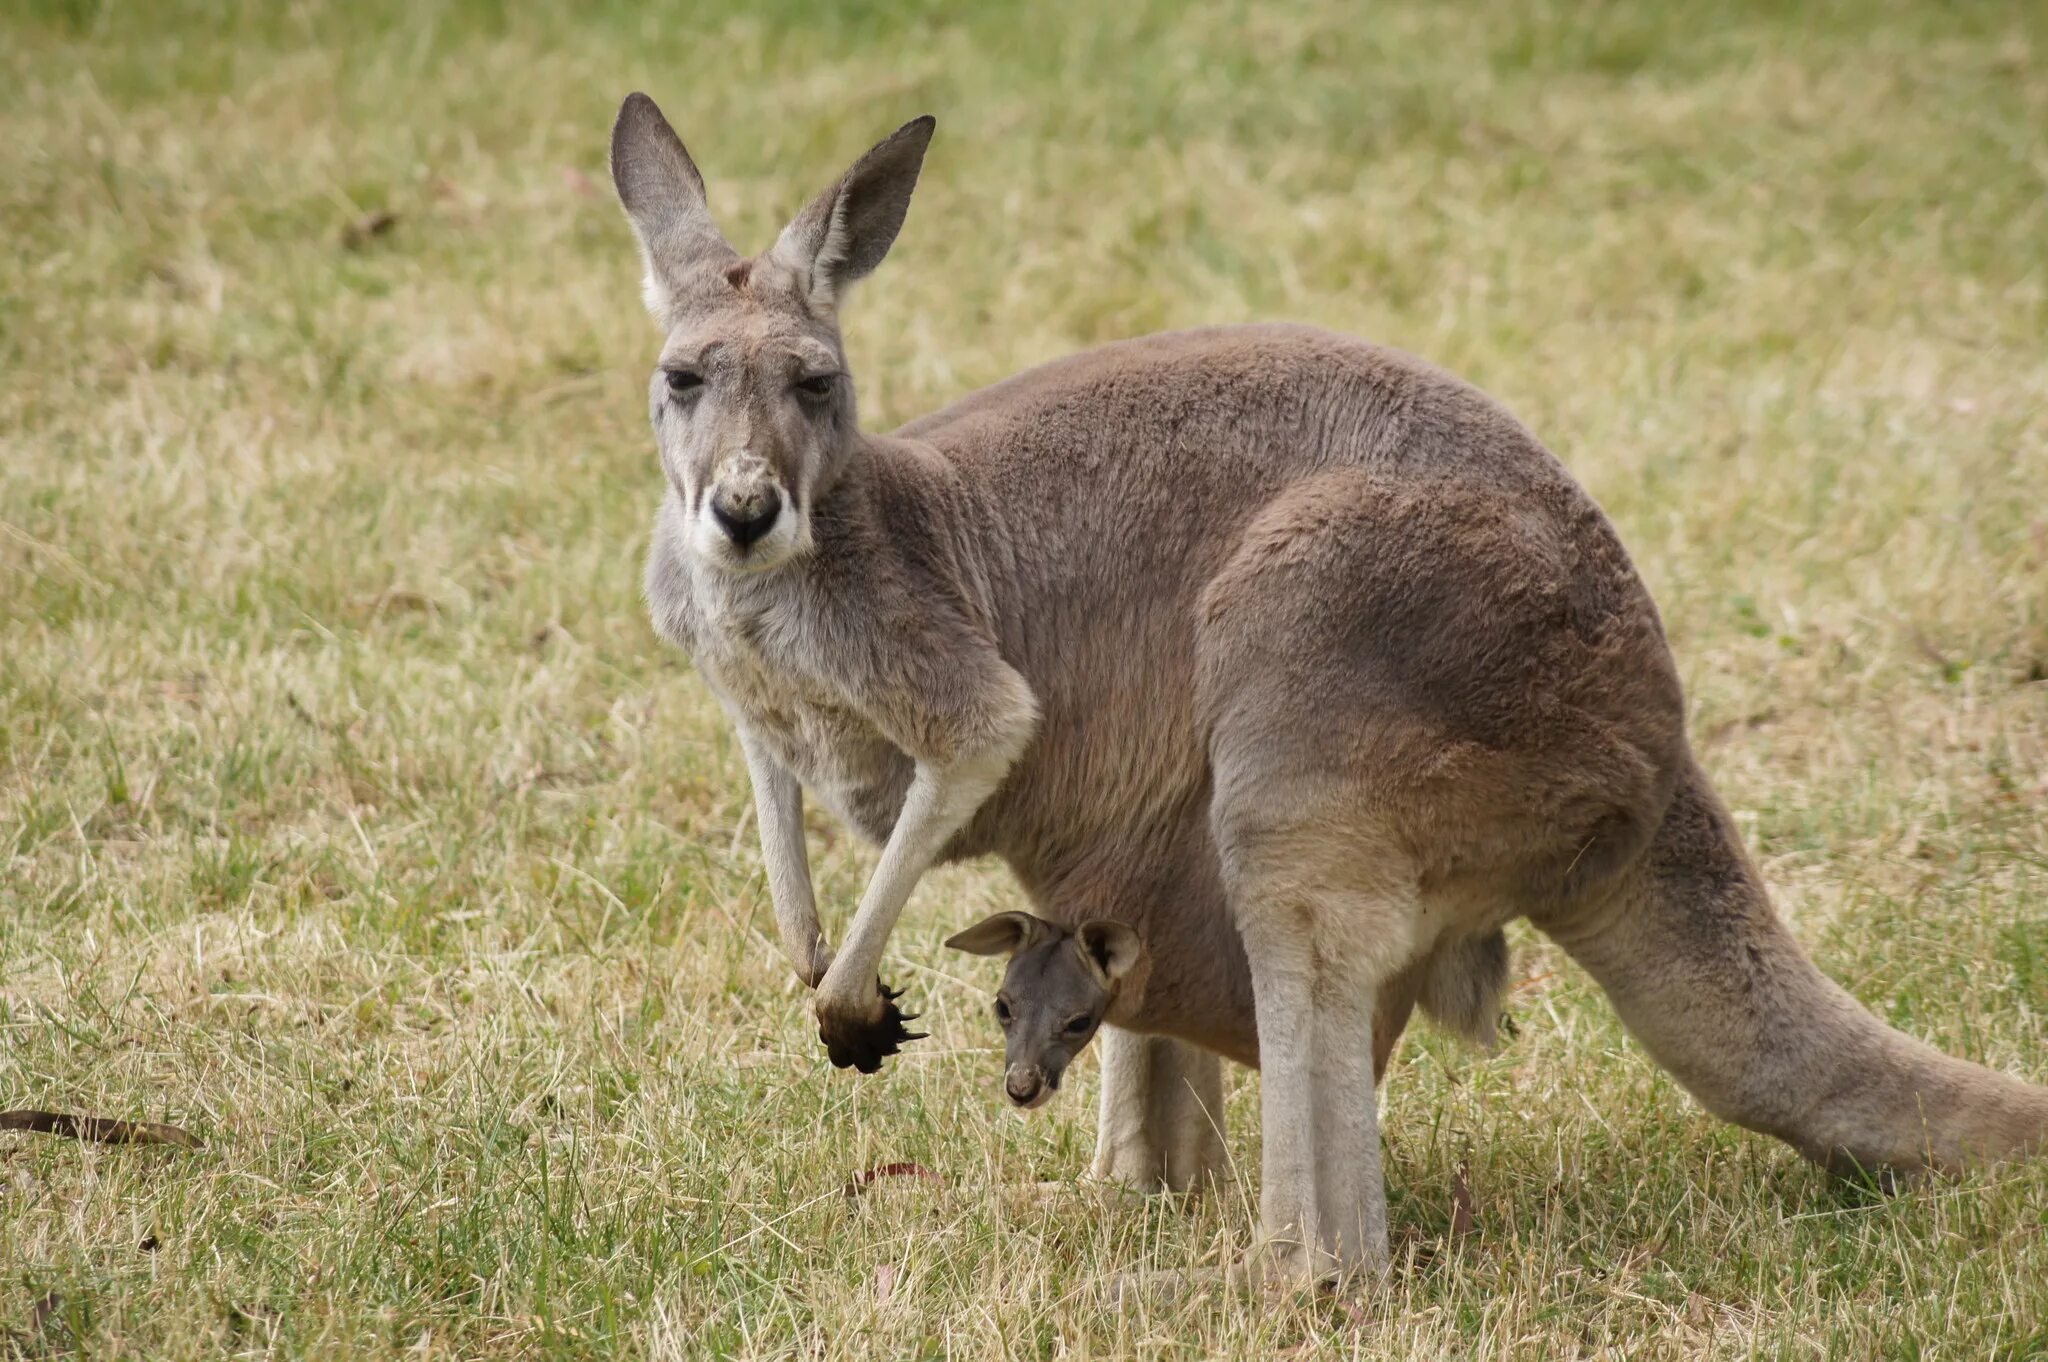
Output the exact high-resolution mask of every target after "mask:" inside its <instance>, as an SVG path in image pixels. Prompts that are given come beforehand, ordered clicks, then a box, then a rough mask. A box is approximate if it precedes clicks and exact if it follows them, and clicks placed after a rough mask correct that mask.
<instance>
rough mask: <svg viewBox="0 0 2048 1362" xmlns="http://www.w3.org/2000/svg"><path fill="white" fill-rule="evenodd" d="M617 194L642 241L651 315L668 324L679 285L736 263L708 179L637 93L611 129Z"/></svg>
mask: <svg viewBox="0 0 2048 1362" xmlns="http://www.w3.org/2000/svg"><path fill="white" fill-rule="evenodd" d="M612 186H613V188H615V189H617V190H618V191H619V202H620V203H622V204H624V205H625V208H626V216H627V217H628V218H629V219H631V221H632V223H633V231H634V233H635V234H636V235H637V236H639V238H640V258H641V260H642V261H643V262H644V263H645V264H646V266H647V283H646V298H647V310H648V311H649V312H652V313H653V314H654V315H655V318H656V319H657V320H659V321H662V322H663V323H666V322H667V320H668V318H667V315H666V314H667V313H668V311H669V309H670V308H671V306H673V304H674V301H675V288H676V280H677V278H678V277H679V276H680V275H681V274H682V272H683V271H684V270H686V269H688V268H689V267H690V266H691V265H693V264H696V263H697V262H699V261H701V260H703V259H705V258H706V257H715V258H718V259H721V260H723V259H732V260H737V259H738V258H739V253H738V252H737V251H735V250H733V248H732V247H731V246H729V245H727V244H726V240H725V238H724V237H723V236H721V235H720V234H719V231H718V227H717V226H716V224H714V223H713V222H712V221H711V210H710V208H708V207H707V206H706V204H705V201H704V177H703V176H702V175H699V174H698V173H697V163H696V162H694V161H692V160H691V159H690V153H689V152H687V151H685V150H684V149H683V142H682V139H681V138H679V137H677V136H676V132H675V129H674V128H671V127H670V126H669V125H668V120H667V119H666V118H663V117H662V116H661V110H660V109H659V108H658V107H657V106H656V105H655V103H654V101H653V100H651V99H649V98H648V97H647V96H646V95H643V94H640V93H639V92H637V91H636V92H634V93H633V94H630V95H627V96H626V102H625V103H624V104H621V105H620V106H619V117H618V121H617V122H615V123H613V124H612Z"/></svg>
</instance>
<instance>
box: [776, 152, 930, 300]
mask: <svg viewBox="0 0 2048 1362" xmlns="http://www.w3.org/2000/svg"><path fill="white" fill-rule="evenodd" d="M937 126H938V120H936V119H934V118H933V117H932V116H931V115H930V114H926V115H924V116H923V117H922V118H913V119H911V120H910V121H909V122H908V123H905V124H904V125H903V126H902V127H900V128H898V129H897V130H896V131H895V132H893V133H891V134H890V135H889V136H888V137H886V138H884V139H883V140H882V141H880V142H878V143H876V144H875V146H874V147H873V148H872V149H871V150H870V151H869V152H868V154H867V155H865V156H863V157H861V158H860V159H859V160H858V161H855V162H854V163H853V169H851V170H849V171H847V172H846V174H844V175H843V176H841V177H840V179H839V183H838V184H835V185H833V186H832V187H831V188H830V189H828V190H826V191H825V192H824V193H822V194H820V195H819V196H818V197H817V198H815V199H813V200H811V203H810V206H809V207H808V208H805V209H804V211H803V212H801V213H799V214H797V216H796V220H795V221H794V222H792V223H790V224H789V226H787V227H785V228H783V229H782V235H781V237H779V238H778V239H777V240H776V242H775V249H774V251H773V252H772V254H773V255H774V257H775V258H776V259H777V260H779V261H781V262H782V264H783V265H785V266H786V267H788V268H789V269H790V270H791V271H792V272H794V273H795V275H796V277H797V278H798V279H799V280H800V281H802V283H803V285H804V290H805V293H806V295H807V296H808V297H809V299H810V301H811V304H812V306H813V307H815V308H817V309H819V310H820V311H825V312H829V311H831V310H832V309H833V307H834V306H835V305H836V303H837V300H838V297H839V294H840V291H841V290H842V289H844V288H845V287H846V285H848V284H850V283H852V282H853V281H854V280H856V279H859V278H860V277H862V276H863V275H865V274H867V273H868V272H869V271H871V270H873V269H874V267H875V266H877V265H879V264H881V263H882V257H883V256H885V255H887V254H888V253H889V246H890V243H892V242H894V241H895V240H896V233H897V232H898V231H899V230H901V229H902V227H903V215H904V214H905V213H907V212H909V211H910V191H911V190H913V189H915V188H916V187H917V173H918V171H919V170H920V169H922V168H923V166H924V152H925V148H926V147H928V146H930V145H931V140H932V129H933V128H935V127H937Z"/></svg>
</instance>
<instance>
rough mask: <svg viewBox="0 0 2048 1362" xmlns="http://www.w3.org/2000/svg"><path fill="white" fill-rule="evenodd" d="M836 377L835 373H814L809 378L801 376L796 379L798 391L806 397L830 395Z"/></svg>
mask: <svg viewBox="0 0 2048 1362" xmlns="http://www.w3.org/2000/svg"><path fill="white" fill-rule="evenodd" d="M836 377H837V375H834V374H812V375H811V376H810V377H809V378H800V379H798V380H797V381H796V386H797V391H798V392H801V393H802V394H804V395H805V396H806V397H830V396H831V395H832V383H833V380H834V379H835V378H836Z"/></svg>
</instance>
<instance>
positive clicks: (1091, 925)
mask: <svg viewBox="0 0 2048 1362" xmlns="http://www.w3.org/2000/svg"><path fill="white" fill-rule="evenodd" d="M1074 943H1075V944H1076V945H1078V946H1079V947H1080V948H1081V958H1082V959H1084V960H1086V961H1087V962H1088V963H1089V964H1090V965H1091V966H1093V967H1094V968H1095V969H1097V970H1100V971H1101V972H1102V977H1103V979H1104V980H1106V981H1107V982H1108V983H1110V984H1111V985H1115V984H1116V983H1117V982H1119V981H1120V980H1122V979H1123V978H1125V977H1126V976H1127V975H1129V974H1130V972H1131V971H1132V970H1134V969H1136V968H1137V967H1138V962H1139V961H1140V960H1142V959H1144V958H1145V947H1144V945H1143V944H1142V943H1141V942H1140V941H1139V940H1138V934H1137V933H1136V932H1134V931H1132V930H1131V929H1130V928H1129V927H1126V926H1124V924H1123V923H1121V922H1101V921H1097V922H1084V923H1082V924H1081V930H1080V931H1078V932H1075V933H1074Z"/></svg>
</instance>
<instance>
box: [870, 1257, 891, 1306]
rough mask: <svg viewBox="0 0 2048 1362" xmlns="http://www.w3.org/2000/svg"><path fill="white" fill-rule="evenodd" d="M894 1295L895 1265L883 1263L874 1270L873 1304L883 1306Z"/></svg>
mask: <svg viewBox="0 0 2048 1362" xmlns="http://www.w3.org/2000/svg"><path fill="white" fill-rule="evenodd" d="M895 1294H896V1264H894V1263H883V1264H882V1265H881V1266H880V1267H878V1268H876V1269H875V1304H877V1305H885V1304H887V1303H888V1300H889V1297H891V1296H893V1295H895Z"/></svg>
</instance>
